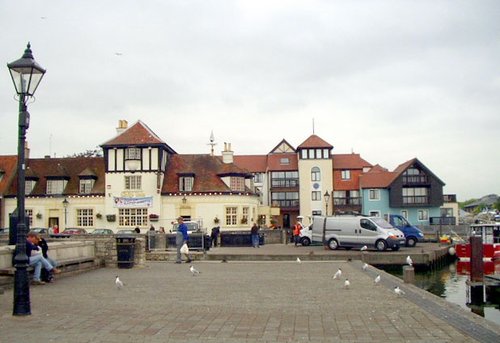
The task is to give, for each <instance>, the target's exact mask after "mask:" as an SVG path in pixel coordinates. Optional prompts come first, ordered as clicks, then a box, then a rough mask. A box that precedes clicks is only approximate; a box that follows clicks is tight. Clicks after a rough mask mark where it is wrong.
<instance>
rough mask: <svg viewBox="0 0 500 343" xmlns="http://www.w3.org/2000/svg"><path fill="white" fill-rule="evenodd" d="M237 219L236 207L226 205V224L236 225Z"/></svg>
mask: <svg viewBox="0 0 500 343" xmlns="http://www.w3.org/2000/svg"><path fill="white" fill-rule="evenodd" d="M237 219H238V207H226V225H227V226H234V225H237V224H238V222H237Z"/></svg>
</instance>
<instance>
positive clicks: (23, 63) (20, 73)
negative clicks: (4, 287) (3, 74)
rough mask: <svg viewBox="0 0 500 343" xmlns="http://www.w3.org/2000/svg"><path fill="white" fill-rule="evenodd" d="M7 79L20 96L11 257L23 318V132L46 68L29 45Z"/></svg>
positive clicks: (26, 302) (26, 310)
mask: <svg viewBox="0 0 500 343" xmlns="http://www.w3.org/2000/svg"><path fill="white" fill-rule="evenodd" d="M7 67H8V68H9V72H10V76H11V77H12V81H13V82H14V87H15V88H16V93H17V95H19V140H18V146H17V227H16V233H17V240H16V252H15V254H16V255H15V257H14V266H15V267H16V271H15V274H14V309H13V315H15V316H26V315H30V314H31V305H30V293H29V278H28V270H27V268H28V262H29V259H28V255H27V254H26V234H27V226H26V211H25V208H24V197H25V169H26V166H25V160H24V149H25V144H26V130H27V129H28V127H29V121H30V120H29V119H30V114H29V113H28V106H27V104H26V102H27V100H28V99H29V97H32V96H33V95H34V94H35V91H36V89H37V88H38V85H39V84H40V81H41V80H42V77H43V75H44V74H45V69H43V68H42V67H41V66H40V65H39V64H38V63H36V62H35V59H34V58H33V54H32V53H31V46H30V43H28V46H27V48H26V50H24V54H23V57H21V58H20V59H18V60H17V61H14V62H12V63H8V64H7Z"/></svg>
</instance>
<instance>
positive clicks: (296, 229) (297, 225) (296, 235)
mask: <svg viewBox="0 0 500 343" xmlns="http://www.w3.org/2000/svg"><path fill="white" fill-rule="evenodd" d="M300 231H302V223H301V222H300V221H299V220H298V219H297V221H296V222H295V225H294V227H293V241H294V243H295V247H297V244H299V242H300Z"/></svg>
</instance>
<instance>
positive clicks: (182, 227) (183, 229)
mask: <svg viewBox="0 0 500 343" xmlns="http://www.w3.org/2000/svg"><path fill="white" fill-rule="evenodd" d="M177 224H178V226H177V234H176V235H175V245H176V246H177V260H176V261H175V263H182V257H181V248H182V246H183V245H184V244H188V239H189V236H188V227H187V225H186V224H185V223H184V218H182V217H179V218H177ZM185 255H186V263H191V257H190V256H189V253H187V254H185Z"/></svg>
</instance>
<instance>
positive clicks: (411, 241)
mask: <svg viewBox="0 0 500 343" xmlns="http://www.w3.org/2000/svg"><path fill="white" fill-rule="evenodd" d="M415 245H417V240H416V239H415V237H408V238H407V239H406V246H407V247H412V248H413V247H414V246H415Z"/></svg>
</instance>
